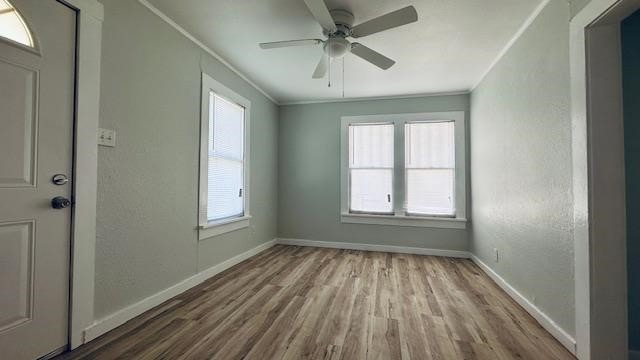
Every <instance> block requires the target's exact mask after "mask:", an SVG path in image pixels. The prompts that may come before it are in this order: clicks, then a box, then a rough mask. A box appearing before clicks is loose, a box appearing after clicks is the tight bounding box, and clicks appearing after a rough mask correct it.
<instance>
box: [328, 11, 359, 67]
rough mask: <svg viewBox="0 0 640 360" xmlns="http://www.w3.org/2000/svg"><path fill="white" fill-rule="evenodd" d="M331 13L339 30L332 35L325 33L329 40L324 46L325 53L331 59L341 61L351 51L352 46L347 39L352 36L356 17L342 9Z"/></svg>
mask: <svg viewBox="0 0 640 360" xmlns="http://www.w3.org/2000/svg"><path fill="white" fill-rule="evenodd" d="M330 13H331V17H332V18H333V21H334V22H335V24H336V28H337V30H336V31H335V32H333V33H330V34H329V33H325V35H326V36H327V37H328V38H329V39H327V41H326V42H325V44H324V51H325V53H326V54H327V55H329V57H331V58H333V59H339V58H341V57H343V56H345V55H346V54H347V53H348V52H349V50H351V44H350V43H349V41H347V40H346V39H345V38H346V37H348V36H350V35H351V26H352V25H353V21H354V17H353V14H351V13H350V12H348V11H346V10H342V9H336V10H331V11H330Z"/></svg>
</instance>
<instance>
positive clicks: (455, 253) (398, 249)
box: [276, 239, 469, 259]
mask: <svg viewBox="0 0 640 360" xmlns="http://www.w3.org/2000/svg"><path fill="white" fill-rule="evenodd" d="M276 242H277V243H278V244H283V245H296V246H312V247H322V248H332V249H348V250H362V251H380V252H391V253H400V254H417V255H432V256H446V257H455V258H465V259H467V258H469V253H468V252H467V251H460V250H442V249H428V248H416V247H407V246H393V245H372V244H361V243H346V242H331V241H316V240H304V239H277V240H276Z"/></svg>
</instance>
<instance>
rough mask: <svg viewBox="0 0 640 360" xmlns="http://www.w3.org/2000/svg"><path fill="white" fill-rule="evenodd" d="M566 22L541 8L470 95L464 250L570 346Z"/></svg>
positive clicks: (555, 6) (565, 11)
mask: <svg viewBox="0 0 640 360" xmlns="http://www.w3.org/2000/svg"><path fill="white" fill-rule="evenodd" d="M570 17H571V15H570V8H569V5H568V4H567V2H566V1H564V0H551V1H550V2H549V3H548V4H547V5H546V6H545V8H544V9H543V10H542V12H541V13H540V15H539V16H538V17H537V18H536V19H535V20H534V21H533V23H532V24H531V26H530V27H529V28H527V30H526V31H525V32H524V33H523V34H522V36H521V37H520V38H519V39H518V40H517V41H516V42H515V43H514V44H513V46H512V47H511V48H510V49H509V50H508V51H507V53H506V54H505V55H504V57H502V59H500V61H499V62H498V63H497V64H496V66H495V67H493V69H491V71H490V72H489V74H487V76H486V77H485V78H484V79H483V80H482V82H481V83H480V85H479V86H478V87H477V88H476V89H475V90H474V91H473V93H472V94H471V135H470V137H471V181H472V189H471V193H472V203H473V206H472V217H471V218H472V222H471V224H472V229H471V236H470V246H471V251H472V252H473V254H475V255H476V256H477V257H478V258H480V259H481V260H482V261H483V262H484V263H485V264H487V265H488V266H489V267H490V268H492V269H493V270H494V271H495V272H496V273H498V274H499V275H500V276H501V277H502V278H504V279H505V280H506V281H507V282H508V283H509V284H510V285H511V286H513V288H515V289H516V290H517V291H518V292H520V293H521V294H522V295H523V296H524V297H525V298H526V299H527V300H529V301H530V302H531V303H532V304H534V305H535V306H536V307H538V308H539V309H540V310H541V311H542V312H544V313H545V314H546V315H548V316H549V317H550V318H551V319H552V320H553V321H554V322H555V323H556V324H557V325H558V326H559V327H560V328H562V329H563V330H564V331H565V332H567V333H568V334H569V335H570V336H573V334H575V309H574V307H575V302H574V287H575V284H574V276H573V272H574V262H573V257H574V254H573V245H574V243H573V196H572V189H573V178H572V171H571V169H572V157H571V112H570V77H569V19H570ZM494 248H495V249H498V251H499V253H500V256H499V261H498V262H496V261H495V260H494V259H495V255H494V250H493V249H494Z"/></svg>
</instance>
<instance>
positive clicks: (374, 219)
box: [340, 213, 467, 229]
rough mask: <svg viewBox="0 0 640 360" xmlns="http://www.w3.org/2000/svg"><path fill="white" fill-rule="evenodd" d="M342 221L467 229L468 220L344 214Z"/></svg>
mask: <svg viewBox="0 0 640 360" xmlns="http://www.w3.org/2000/svg"><path fill="white" fill-rule="evenodd" d="M340 221H341V222H343V223H349V224H372V225H392V226H413V227H428V228H443V229H466V228H467V219H462V218H439V217H422V216H405V215H369V214H351V213H342V214H341V215H340Z"/></svg>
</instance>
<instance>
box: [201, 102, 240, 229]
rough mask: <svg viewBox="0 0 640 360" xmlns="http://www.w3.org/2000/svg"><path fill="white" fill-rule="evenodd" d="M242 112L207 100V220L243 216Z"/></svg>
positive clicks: (221, 103)
mask: <svg viewBox="0 0 640 360" xmlns="http://www.w3.org/2000/svg"><path fill="white" fill-rule="evenodd" d="M244 113H245V109H244V108H243V107H242V106H240V105H237V104H235V103H232V102H230V101H228V100H226V99H224V98H222V97H220V96H218V95H216V94H214V93H213V92H211V93H210V96H209V147H208V149H209V161H208V177H207V179H208V186H207V219H208V220H209V221H212V220H220V219H224V218H229V217H235V216H242V215H243V214H244V201H243V195H244V194H243V190H244V189H243V187H244V118H245V116H244Z"/></svg>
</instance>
